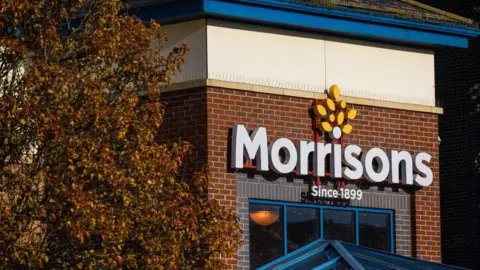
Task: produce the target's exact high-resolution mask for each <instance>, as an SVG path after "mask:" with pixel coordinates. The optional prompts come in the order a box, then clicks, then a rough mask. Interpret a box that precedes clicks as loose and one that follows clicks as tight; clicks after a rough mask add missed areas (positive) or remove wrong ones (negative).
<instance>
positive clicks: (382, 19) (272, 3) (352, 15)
mask: <svg viewBox="0 0 480 270" xmlns="http://www.w3.org/2000/svg"><path fill="white" fill-rule="evenodd" d="M207 1H208V0H207ZM213 1H224V2H245V3H250V4H256V5H259V4H261V5H265V6H269V7H270V8H273V9H285V10H296V11H300V12H308V13H314V14H321V15H326V16H335V17H339V18H346V19H349V20H360V21H369V22H373V23H381V24H389V25H395V26H401V27H408V28H412V29H423V30H427V31H434V32H444V33H447V34H455V35H461V36H467V37H471V38H473V37H476V36H478V35H479V34H480V29H474V28H466V27H457V26H453V25H445V24H443V25H442V24H438V23H428V22H420V21H414V20H413V21H412V20H406V19H401V18H397V17H393V16H387V15H384V16H383V15H373V14H366V13H362V12H354V11H348V10H341V9H335V8H326V7H320V6H309V5H305V4H303V5H302V4H298V3H292V2H286V1H279V0H213Z"/></svg>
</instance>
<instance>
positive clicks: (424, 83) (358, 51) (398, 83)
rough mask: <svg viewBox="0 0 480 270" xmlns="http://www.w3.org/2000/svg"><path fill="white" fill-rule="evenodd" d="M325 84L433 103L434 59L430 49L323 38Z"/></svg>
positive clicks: (367, 94) (359, 92)
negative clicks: (324, 43) (325, 54)
mask: <svg viewBox="0 0 480 270" xmlns="http://www.w3.org/2000/svg"><path fill="white" fill-rule="evenodd" d="M326 51H327V57H326V61H327V62H326V66H327V77H326V79H327V84H332V83H336V84H338V85H340V86H341V88H342V89H343V90H344V94H346V95H349V96H355V97H362V98H371V99H380V100H388V101H398V102H404V103H414V104H422V105H431V106H433V105H435V88H434V86H435V73H434V69H435V63H434V55H433V53H432V52H429V51H420V50H412V49H407V48H398V47H384V46H377V45H376V44H373V43H359V42H354V41H353V42H350V41H348V40H337V41H327V42H326Z"/></svg>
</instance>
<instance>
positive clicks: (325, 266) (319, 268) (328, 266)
mask: <svg viewBox="0 0 480 270" xmlns="http://www.w3.org/2000/svg"><path fill="white" fill-rule="evenodd" d="M340 258H341V257H340V256H338V257H336V258H334V259H332V260H330V261H328V262H326V263H324V264H322V265H320V266H317V267H315V268H312V270H324V269H331V267H332V266H334V265H335V264H336V263H337V262H338V261H339V260H340Z"/></svg>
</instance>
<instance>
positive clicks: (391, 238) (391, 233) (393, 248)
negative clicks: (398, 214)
mask: <svg viewBox="0 0 480 270" xmlns="http://www.w3.org/2000/svg"><path fill="white" fill-rule="evenodd" d="M393 217H394V214H393V213H392V214H391V215H390V228H392V229H390V251H391V252H392V253H395V245H394V242H395V230H394V229H393V228H395V223H394V219H393Z"/></svg>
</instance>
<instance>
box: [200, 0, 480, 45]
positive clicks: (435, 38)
mask: <svg viewBox="0 0 480 270" xmlns="http://www.w3.org/2000/svg"><path fill="white" fill-rule="evenodd" d="M267 2H269V4H268V5H267ZM273 2H277V1H275V0H260V1H255V2H253V1H250V0H204V9H205V12H206V13H208V14H212V15H217V16H223V17H230V18H237V19H243V20H248V21H255V22H267V23H271V24H280V25H289V26H292V27H302V28H308V29H313V30H320V31H327V32H333V33H338V34H344V35H354V36H361V37H367V38H372V39H383V40H392V41H396V42H403V43H414V44H418V45H423V46H425V45H426V46H436V45H440V46H452V47H461V48H467V47H468V38H469V37H474V36H477V35H479V34H480V31H476V30H471V29H460V28H453V27H448V26H438V28H437V30H436V31H434V29H435V27H437V25H434V24H429V25H430V28H431V29H429V30H427V29H426V28H425V27H426V25H427V24H423V23H417V22H409V23H410V24H411V25H410V26H408V27H407V25H399V24H398V25H394V24H392V23H393V22H394V21H402V22H403V20H398V19H394V18H388V17H381V16H374V15H368V14H359V13H355V12H345V11H338V10H337V11H335V12H336V14H337V15H340V14H342V16H332V15H333V14H332V13H330V15H331V16H325V15H324V14H320V13H318V11H319V10H322V8H316V7H315V8H313V7H308V6H306V7H303V9H304V10H303V12H300V11H301V10H299V8H300V7H297V10H292V9H291V8H290V9H287V8H281V7H280V6H278V5H279V4H278V2H277V3H276V4H275V5H274V4H273ZM284 5H285V6H286V5H287V4H284ZM289 5H293V4H289ZM307 9H308V10H307ZM307 11H308V12H307ZM315 11H317V13H316V12H315ZM330 12H333V10H331V11H330ZM354 14H355V15H356V16H352V15H354ZM360 16H361V17H363V19H360ZM366 18H369V19H370V20H366ZM386 21H390V24H387V23H386ZM413 25H416V26H417V28H414V27H413ZM420 26H422V27H423V28H424V29H421V28H419V27H420ZM440 30H441V31H440ZM447 30H452V31H451V32H448V31H447ZM453 30H454V31H453Z"/></svg>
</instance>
